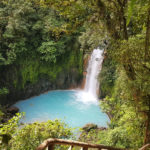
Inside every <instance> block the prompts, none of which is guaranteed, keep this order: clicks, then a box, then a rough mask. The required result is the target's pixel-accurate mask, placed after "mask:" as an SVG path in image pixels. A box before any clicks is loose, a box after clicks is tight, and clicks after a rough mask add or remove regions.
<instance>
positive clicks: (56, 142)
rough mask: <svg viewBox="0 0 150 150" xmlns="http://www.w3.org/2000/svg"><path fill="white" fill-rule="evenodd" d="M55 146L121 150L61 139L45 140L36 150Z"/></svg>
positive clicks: (50, 149)
mask: <svg viewBox="0 0 150 150" xmlns="http://www.w3.org/2000/svg"><path fill="white" fill-rule="evenodd" d="M55 145H70V147H69V149H68V150H72V148H73V147H76V146H77V147H81V149H82V150H88V148H94V149H97V150H102V149H105V150H106V149H107V150H123V149H121V148H114V147H111V146H105V145H99V144H89V143H84V142H78V141H72V140H63V139H47V140H45V141H44V142H43V143H42V144H41V145H40V146H39V147H38V148H37V149H36V150H45V149H46V148H47V147H48V150H54V146H55Z"/></svg>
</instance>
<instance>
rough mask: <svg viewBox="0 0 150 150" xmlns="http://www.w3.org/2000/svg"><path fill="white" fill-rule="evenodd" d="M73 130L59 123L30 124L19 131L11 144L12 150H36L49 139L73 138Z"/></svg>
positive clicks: (57, 121) (56, 121)
mask: <svg viewBox="0 0 150 150" xmlns="http://www.w3.org/2000/svg"><path fill="white" fill-rule="evenodd" d="M71 137H72V132H71V128H68V126H67V125H66V124H65V123H63V122H61V121H59V120H55V121H51V120H49V121H47V122H42V123H38V122H35V123H33V124H28V125H26V126H25V127H23V128H22V129H20V130H17V131H16V133H15V135H14V136H13V137H12V139H11V140H10V142H9V149H11V150H18V149H19V150H24V149H26V150H34V149H36V147H38V146H39V145H40V144H41V143H42V142H43V141H44V140H45V139H48V138H65V139H66V138H71Z"/></svg>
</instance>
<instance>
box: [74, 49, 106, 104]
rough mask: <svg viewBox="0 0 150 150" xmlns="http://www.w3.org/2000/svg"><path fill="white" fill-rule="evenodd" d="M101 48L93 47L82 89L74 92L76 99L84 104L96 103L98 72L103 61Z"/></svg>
mask: <svg viewBox="0 0 150 150" xmlns="http://www.w3.org/2000/svg"><path fill="white" fill-rule="evenodd" d="M102 54H103V50H100V49H99V48H98V49H94V50H93V52H92V55H91V57H90V60H89V63H88V68H87V75H86V83H85V87H84V90H83V91H78V92H77V93H76V101H80V102H82V103H84V104H86V106H89V105H90V104H96V105H97V104H98V100H97V94H98V93H97V92H98V90H99V82H98V74H99V73H100V71H101V66H102V62H103V55H102Z"/></svg>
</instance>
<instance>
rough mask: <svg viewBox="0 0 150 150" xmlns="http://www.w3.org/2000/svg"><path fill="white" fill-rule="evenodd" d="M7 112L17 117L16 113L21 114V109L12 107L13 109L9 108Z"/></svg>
mask: <svg viewBox="0 0 150 150" xmlns="http://www.w3.org/2000/svg"><path fill="white" fill-rule="evenodd" d="M6 111H7V113H10V114H12V115H15V114H16V113H18V112H19V108H17V107H15V106H12V107H9V108H8V109H7V110H6Z"/></svg>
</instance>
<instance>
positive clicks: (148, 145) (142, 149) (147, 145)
mask: <svg viewBox="0 0 150 150" xmlns="http://www.w3.org/2000/svg"><path fill="white" fill-rule="evenodd" d="M148 148H150V144H146V145H144V146H143V147H141V148H140V149H139V150H147V149H148Z"/></svg>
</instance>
